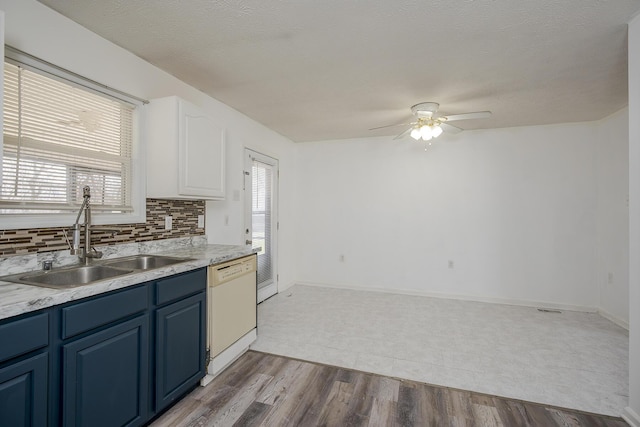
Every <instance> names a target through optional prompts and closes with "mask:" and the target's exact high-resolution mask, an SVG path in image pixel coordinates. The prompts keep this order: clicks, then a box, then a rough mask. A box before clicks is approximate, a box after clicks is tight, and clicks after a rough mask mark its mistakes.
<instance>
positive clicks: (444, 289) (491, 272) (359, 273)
mask: <svg viewBox="0 0 640 427" xmlns="http://www.w3.org/2000/svg"><path fill="white" fill-rule="evenodd" d="M609 120H610V121H611V124H609V123H608V121H609ZM620 122H622V123H624V122H625V117H624V113H620V114H619V115H614V117H612V118H611V119H608V120H607V121H605V122H603V123H578V124H564V125H554V126H535V127H522V128H510V129H498V130H486V131H474V132H465V133H462V134H460V135H457V136H442V137H441V138H439V139H438V140H437V142H435V143H434V145H433V146H432V147H431V148H430V149H429V150H428V151H427V152H425V151H423V147H422V145H421V144H418V143H415V142H413V141H412V140H411V139H404V140H400V141H392V140H391V139H390V138H375V139H374V138H372V139H356V140H345V141H325V142H317V143H308V144H302V145H299V146H297V149H298V163H299V164H301V165H304V170H303V169H302V168H301V169H300V175H299V177H298V179H297V187H296V193H295V194H296V196H295V197H296V206H297V211H298V215H297V219H298V221H299V224H298V228H299V229H300V230H301V232H300V233H298V235H297V237H298V242H297V246H298V247H300V248H301V250H300V251H299V252H298V257H297V263H296V264H297V266H298V275H297V277H298V278H299V279H300V281H301V282H308V283H317V284H328V285H333V286H349V287H365V288H378V289H385V290H392V291H403V292H410V293H419V294H443V295H459V296H463V297H469V298H473V299H478V300H490V301H491V300H493V301H503V302H514V303H525V304H526V303H534V304H535V303H540V304H543V305H546V306H559V307H575V308H583V309H584V308H586V309H595V308H597V307H598V306H599V305H600V289H599V287H598V277H599V275H600V272H599V271H600V269H607V271H613V273H614V280H615V281H616V283H617V281H618V280H619V281H620V292H621V293H623V292H624V289H625V287H626V284H625V283H624V280H625V277H624V274H623V273H622V272H621V271H622V270H623V268H624V266H623V264H624V262H621V263H618V262H617V261H618V260H616V262H613V261H611V260H610V259H609V258H607V259H605V261H603V262H601V263H599V262H597V251H596V247H597V243H598V242H600V243H603V242H605V243H606V244H608V248H610V249H611V250H612V251H613V250H615V251H616V252H619V251H620V248H619V247H617V246H616V245H617V244H618V245H619V244H620V242H619V241H620V238H619V237H618V236H615V237H614V238H612V242H609V240H608V237H607V236H604V235H602V236H600V237H599V238H598V235H597V233H596V230H597V227H598V220H600V221H601V222H603V223H606V220H607V219H608V217H607V215H609V214H610V216H616V215H617V216H620V215H621V214H620V211H621V210H622V208H620V206H616V209H617V210H616V212H615V213H610V212H609V211H607V210H604V211H603V212H602V213H601V215H600V216H598V212H599V211H598V209H597V206H598V189H600V190H601V191H602V192H604V193H606V194H607V197H608V198H611V199H616V202H617V203H618V202H620V200H618V199H619V195H620V193H621V192H622V193H624V197H625V200H624V203H626V191H625V190H621V191H619V190H616V191H615V192H614V193H611V194H609V193H607V191H608V189H607V187H608V186H610V185H611V186H616V185H618V181H620V180H621V179H622V180H623V181H624V179H625V178H624V170H621V171H616V173H615V176H609V175H610V172H611V170H615V168H616V167H617V165H616V163H617V162H624V161H626V160H624V159H625V157H624V153H623V152H622V151H623V149H622V148H621V146H622V147H623V146H624V144H625V143H626V138H625V136H624V135H618V130H617V128H616V126H617V125H618V124H619V123H620ZM599 135H606V136H607V138H610V139H611V144H612V145H614V146H615V151H614V152H610V153H607V154H606V156H604V155H603V156H601V157H602V158H598V153H599V152H598V149H597V146H598V144H600V142H601V137H600V136H599ZM599 175H602V176H604V177H606V180H605V181H604V182H603V183H602V184H601V185H600V186H599V184H598V182H597V179H598V176H599ZM607 197H605V198H603V199H602V200H603V201H607V202H608V201H609V199H608V198H607ZM612 227H613V226H612ZM624 229H625V227H622V229H621V230H617V229H616V232H618V231H620V232H621V233H624V232H625V231H624ZM602 231H603V233H604V232H605V231H606V230H604V226H603V227H602ZM302 248H304V250H302ZM622 252H624V248H623V249H622ZM341 254H343V255H344V256H345V261H344V262H340V260H339V259H340V258H339V257H340V255H341ZM608 254H609V253H608ZM449 260H452V261H453V263H454V268H453V269H450V268H448V261H449ZM611 297H612V300H611V301H609V300H608V299H607V301H606V303H607V308H608V310H610V311H612V312H614V314H616V315H618V316H620V317H621V318H623V317H626V312H625V311H624V310H620V309H619V307H618V305H619V300H618V299H619V295H617V294H616V295H615V296H613V295H612V296H611ZM623 320H626V319H623Z"/></svg>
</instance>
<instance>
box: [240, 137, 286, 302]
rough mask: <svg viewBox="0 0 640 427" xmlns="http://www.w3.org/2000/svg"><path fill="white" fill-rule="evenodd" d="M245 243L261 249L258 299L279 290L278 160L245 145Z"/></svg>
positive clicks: (260, 300)
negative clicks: (277, 259)
mask: <svg viewBox="0 0 640 427" xmlns="http://www.w3.org/2000/svg"><path fill="white" fill-rule="evenodd" d="M244 190H245V243H246V244H251V246H252V247H253V248H254V249H257V250H258V252H257V253H258V280H257V282H258V302H262V301H264V300H265V299H267V298H269V297H270V296H272V295H275V294H276V293H277V292H278V280H277V279H278V274H277V272H276V265H277V264H276V253H277V251H276V249H277V231H278V220H277V211H276V209H277V191H278V160H277V159H274V158H272V157H269V156H265V155H264V154H260V153H257V152H255V151H253V150H249V149H245V185H244Z"/></svg>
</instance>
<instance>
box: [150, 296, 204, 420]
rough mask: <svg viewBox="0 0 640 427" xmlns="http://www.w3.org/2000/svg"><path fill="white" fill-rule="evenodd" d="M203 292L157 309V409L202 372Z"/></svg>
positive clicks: (194, 383)
mask: <svg viewBox="0 0 640 427" xmlns="http://www.w3.org/2000/svg"><path fill="white" fill-rule="evenodd" d="M205 322H206V294H205V293H204V292H201V293H200V294H197V295H194V296H191V297H189V298H186V299H184V300H181V301H179V302H175V303H173V304H170V305H167V306H164V307H161V308H158V309H157V311H156V325H155V327H156V360H155V363H156V368H155V381H156V385H155V405H154V409H155V411H156V412H158V411H161V410H162V409H164V408H165V407H166V406H167V405H169V404H171V403H172V402H174V401H175V400H176V399H177V398H179V397H180V396H181V395H183V394H184V393H185V392H186V391H188V390H189V389H190V388H191V387H193V386H194V385H196V384H198V382H199V381H200V379H201V378H202V377H204V375H205V373H206V372H205V369H206V367H205V348H206V326H205Z"/></svg>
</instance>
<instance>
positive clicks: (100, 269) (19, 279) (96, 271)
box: [0, 255, 190, 289]
mask: <svg viewBox="0 0 640 427" xmlns="http://www.w3.org/2000/svg"><path fill="white" fill-rule="evenodd" d="M185 261H190V259H186V258H174V257H169V256H163V255H133V256H128V257H123V258H113V259H109V260H104V261H99V263H98V262H96V263H95V264H93V265H88V266H77V267H69V268H61V269H57V270H49V271H37V272H33V273H20V274H13V275H11V276H5V277H0V280H4V281H7V282H14V283H20V284H23V285H34V286H43V287H45V288H56V289H62V288H74V287H76V286H82V285H88V284H90V283H93V282H97V281H99V280H104V279H109V278H112V277H118V276H123V275H125V274H129V273H135V272H140V271H146V270H153V269H155V268H162V267H166V266H169V265H173V264H178V263H180V262H185Z"/></svg>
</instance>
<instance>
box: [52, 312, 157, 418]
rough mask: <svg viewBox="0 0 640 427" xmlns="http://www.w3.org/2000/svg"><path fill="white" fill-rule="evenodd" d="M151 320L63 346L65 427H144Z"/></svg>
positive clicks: (136, 321) (136, 320)
mask: <svg viewBox="0 0 640 427" xmlns="http://www.w3.org/2000/svg"><path fill="white" fill-rule="evenodd" d="M148 330H149V316H148V314H145V315H141V316H139V317H136V318H134V319H131V320H129V321H126V322H123V323H120V324H117V325H115V326H112V327H110V328H108V329H105V330H103V331H100V332H97V333H94V334H92V335H89V336H87V337H85V338H81V339H78V340H76V341H73V342H71V343H68V344H65V345H64V346H63V353H62V358H63V372H64V378H63V388H62V411H63V414H62V421H63V425H64V426H87V427H89V426H90V427H102V426H104V427H107V426H109V427H112V426H135V425H140V424H142V423H143V422H144V421H145V420H146V418H147V414H148V410H147V407H148V389H149V385H148V384H149V383H148V372H149V336H148Z"/></svg>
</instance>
